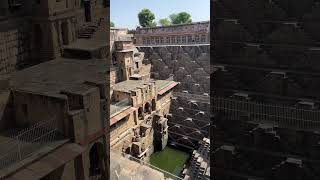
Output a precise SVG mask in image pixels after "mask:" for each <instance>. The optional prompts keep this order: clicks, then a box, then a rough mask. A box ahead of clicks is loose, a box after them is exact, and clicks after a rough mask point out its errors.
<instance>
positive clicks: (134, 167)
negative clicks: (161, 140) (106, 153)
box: [110, 151, 165, 180]
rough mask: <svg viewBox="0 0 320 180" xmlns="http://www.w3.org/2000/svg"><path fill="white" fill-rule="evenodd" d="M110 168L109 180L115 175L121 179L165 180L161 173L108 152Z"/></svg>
mask: <svg viewBox="0 0 320 180" xmlns="http://www.w3.org/2000/svg"><path fill="white" fill-rule="evenodd" d="M110 167H111V168H110V179H114V178H115V177H116V176H117V175H118V176H120V177H121V178H122V179H125V178H128V179H131V178H132V179H150V180H151V179H152V180H164V179H165V177H164V174H163V173H162V172H160V171H157V170H155V169H152V168H150V167H148V166H145V165H142V164H140V163H137V162H135V161H131V160H129V159H127V158H125V157H123V156H121V155H120V154H118V153H116V152H113V151H111V152H110Z"/></svg>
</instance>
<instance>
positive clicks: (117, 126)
mask: <svg viewBox="0 0 320 180" xmlns="http://www.w3.org/2000/svg"><path fill="white" fill-rule="evenodd" d="M114 46H115V47H114V51H113V52H112V57H113V58H112V64H111V69H110V77H111V78H110V88H111V91H110V94H111V105H110V117H111V120H110V126H111V127H110V147H111V149H112V150H116V151H118V152H124V153H126V154H130V155H132V156H134V157H136V158H139V159H145V160H148V158H149V156H150V155H151V154H152V153H153V152H154V149H156V150H162V149H163V148H164V147H165V146H166V144H167V141H168V125H167V122H168V119H167V116H168V114H169V109H170V104H171V98H172V90H173V88H174V87H175V86H176V85H177V84H178V83H176V82H174V81H167V80H153V79H151V78H150V70H151V65H150V64H148V65H145V64H144V53H141V52H139V51H138V50H137V49H136V48H135V47H134V46H133V44H132V41H123V40H116V41H115V43H114Z"/></svg>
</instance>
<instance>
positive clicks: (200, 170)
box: [182, 138, 210, 180]
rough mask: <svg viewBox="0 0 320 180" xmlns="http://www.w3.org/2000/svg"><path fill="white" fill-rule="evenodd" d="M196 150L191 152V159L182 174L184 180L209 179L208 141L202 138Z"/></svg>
mask: <svg viewBox="0 0 320 180" xmlns="http://www.w3.org/2000/svg"><path fill="white" fill-rule="evenodd" d="M199 144H200V146H199V148H198V149H197V150H193V152H192V156H191V159H190V161H189V163H188V165H187V167H186V168H184V170H183V172H182V176H183V177H184V178H183V179H184V180H209V179H210V139H208V138H203V140H202V141H200V143H199Z"/></svg>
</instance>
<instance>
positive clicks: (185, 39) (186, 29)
mask: <svg viewBox="0 0 320 180" xmlns="http://www.w3.org/2000/svg"><path fill="white" fill-rule="evenodd" d="M134 38H135V44H136V45H160V44H162V45H163V44H167V45H168V44H209V43H210V22H209V21H203V22H194V23H190V24H179V25H170V26H157V27H150V28H141V27H138V28H137V29H136V30H135V32H134Z"/></svg>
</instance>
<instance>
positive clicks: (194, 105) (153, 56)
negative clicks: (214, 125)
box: [138, 45, 210, 149]
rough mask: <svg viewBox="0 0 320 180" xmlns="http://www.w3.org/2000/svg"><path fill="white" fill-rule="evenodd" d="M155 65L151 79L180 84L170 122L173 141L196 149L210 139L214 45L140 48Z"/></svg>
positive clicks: (176, 91)
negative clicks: (212, 50)
mask: <svg viewBox="0 0 320 180" xmlns="http://www.w3.org/2000/svg"><path fill="white" fill-rule="evenodd" d="M138 49H139V51H141V52H144V53H145V62H146V64H151V65H152V68H151V77H153V78H155V79H162V80H165V79H172V80H175V81H178V82H180V84H179V85H178V86H177V87H176V88H175V90H174V94H173V96H174V97H173V99H172V105H171V110H170V112H171V113H170V114H169V116H168V119H169V121H168V123H169V142H170V143H171V144H172V145H178V146H183V147H185V148H189V149H193V148H196V147H197V145H198V142H199V141H201V140H202V139H203V137H209V126H210V101H209V91H210V76H209V74H210V54H209V53H210V45H183V46H182V45H181V46H179V45H163V46H138Z"/></svg>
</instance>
